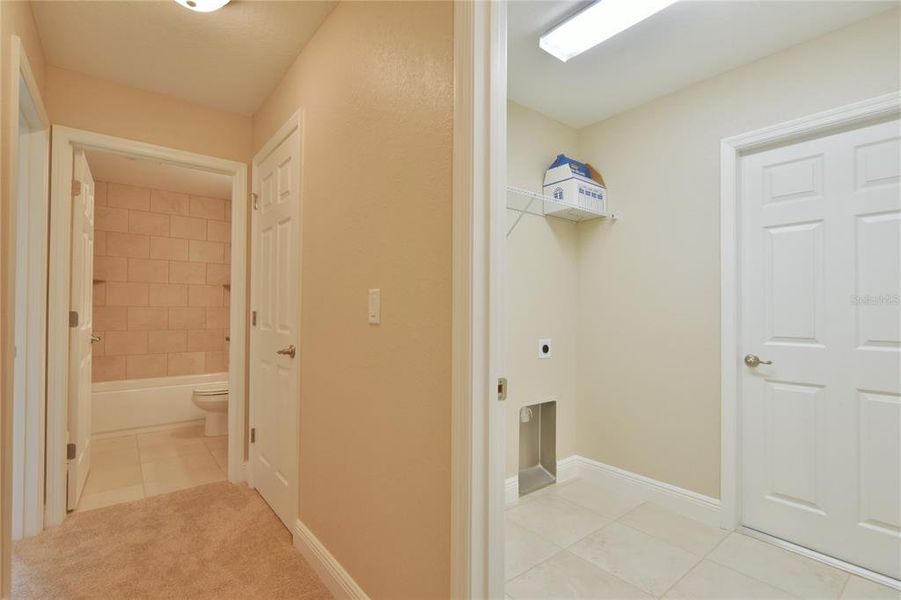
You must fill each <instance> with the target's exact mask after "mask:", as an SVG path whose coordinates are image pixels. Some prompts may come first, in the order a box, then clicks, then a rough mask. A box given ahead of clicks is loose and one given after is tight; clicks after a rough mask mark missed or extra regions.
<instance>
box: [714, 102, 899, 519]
mask: <svg viewBox="0 0 901 600" xmlns="http://www.w3.org/2000/svg"><path fill="white" fill-rule="evenodd" d="M899 115H901V92H892V93H889V94H885V95H882V96H877V97H875V98H870V99H867V100H863V101H861V102H855V103H853V104H848V105H846V106H841V107H839V108H835V109H831V110H827V111H823V112H819V113H815V114H812V115H808V116H805V117H801V118H799V119H794V120H791V121H786V122H784V123H779V124H777V125H772V126H770V127H764V128H763V129H758V130H756V131H751V132H748V133H743V134H741V135H737V136H733V137H729V138H725V139H723V140H722V142H721V143H720V185H721V188H720V282H721V288H720V319H721V321H720V336H721V337H720V373H721V380H720V392H721V393H720V402H721V406H720V410H721V438H722V448H721V456H720V473H721V475H720V502H721V512H720V518H721V522H720V524H721V527H723V528H724V529H728V530H732V529H735V528H736V527H738V526H740V525H741V476H740V473H741V470H740V467H741V463H740V459H741V447H740V443H739V442H740V438H739V432H740V429H739V427H740V422H739V412H740V411H739V409H740V402H741V397H740V394H741V387H740V384H741V377H740V372H741V371H740V368H741V364H740V362H741V336H740V332H741V314H740V311H739V307H740V304H741V302H740V301H741V293H740V289H739V282H740V280H741V278H740V271H739V269H740V267H741V265H740V257H741V238H740V236H739V231H740V229H739V222H738V219H739V213H738V203H739V199H740V188H739V186H740V178H739V173H738V168H739V166H740V162H739V161H740V159H741V157H742V155H744V154H747V153H749V152H754V151H757V150H762V149H765V148H767V147H771V146H780V145H784V144H788V143H791V142H793V141H796V140H800V139H805V138H810V137H814V136H819V135H824V134H828V133H831V132H833V131H836V130H840V129H846V128H850V127H854V126H859V125H864V124H867V123H870V122H876V121H881V120H887V119H890V118H897V117H898V116H899Z"/></svg>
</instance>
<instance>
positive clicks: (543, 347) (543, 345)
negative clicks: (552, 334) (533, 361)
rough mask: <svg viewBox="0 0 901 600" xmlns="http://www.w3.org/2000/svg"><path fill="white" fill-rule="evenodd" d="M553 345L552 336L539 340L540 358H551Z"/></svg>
mask: <svg viewBox="0 0 901 600" xmlns="http://www.w3.org/2000/svg"><path fill="white" fill-rule="evenodd" d="M552 347H553V344H552V343H551V338H542V339H540V340H538V358H550V357H551V349H552Z"/></svg>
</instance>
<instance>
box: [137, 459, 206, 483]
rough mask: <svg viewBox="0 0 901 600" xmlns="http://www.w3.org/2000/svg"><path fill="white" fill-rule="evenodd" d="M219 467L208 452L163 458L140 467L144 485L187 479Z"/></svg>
mask: <svg viewBox="0 0 901 600" xmlns="http://www.w3.org/2000/svg"><path fill="white" fill-rule="evenodd" d="M218 466H219V465H217V464H216V461H215V460H214V459H213V455H212V454H210V453H209V451H205V452H203V453H200V452H198V453H194V454H185V455H182V456H174V457H172V458H164V459H161V460H157V461H154V462H146V463H144V464H142V465H141V470H142V471H143V473H144V483H147V482H150V481H164V480H168V479H187V478H190V476H191V474H192V473H193V472H195V471H202V470H209V469H216V468H218Z"/></svg>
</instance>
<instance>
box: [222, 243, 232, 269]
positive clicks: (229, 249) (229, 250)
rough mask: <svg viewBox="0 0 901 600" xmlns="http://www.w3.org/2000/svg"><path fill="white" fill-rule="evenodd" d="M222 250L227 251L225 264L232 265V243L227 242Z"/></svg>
mask: <svg viewBox="0 0 901 600" xmlns="http://www.w3.org/2000/svg"><path fill="white" fill-rule="evenodd" d="M222 251H223V252H224V253H225V259H224V262H225V264H227V265H230V264H231V262H232V245H231V243H228V244H225V247H224V248H223V249H222Z"/></svg>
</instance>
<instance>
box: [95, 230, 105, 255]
mask: <svg viewBox="0 0 901 600" xmlns="http://www.w3.org/2000/svg"><path fill="white" fill-rule="evenodd" d="M94 256H106V232H105V231H97V230H94Z"/></svg>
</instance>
